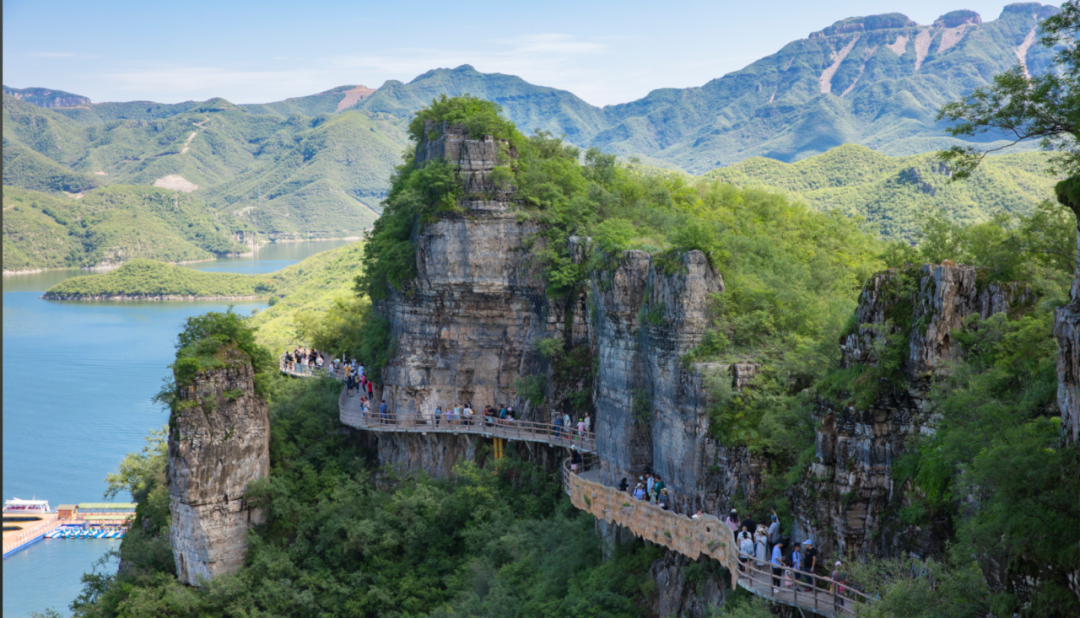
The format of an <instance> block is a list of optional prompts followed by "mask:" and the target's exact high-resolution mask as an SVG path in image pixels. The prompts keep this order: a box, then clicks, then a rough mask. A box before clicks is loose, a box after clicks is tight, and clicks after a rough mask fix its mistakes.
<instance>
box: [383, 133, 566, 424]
mask: <svg viewBox="0 0 1080 618" xmlns="http://www.w3.org/2000/svg"><path fill="white" fill-rule="evenodd" d="M435 129H436V127H435V126H434V125H433V124H432V123H429V126H428V127H427V129H426V130H425V134H426V135H429V134H431V133H434V132H435ZM500 149H502V150H503V151H504V155H503V156H509V157H512V156H513V153H510V152H509V151H508V150H507V146H506V144H505V142H500V141H497V140H494V139H492V138H490V137H488V138H487V139H484V140H473V139H468V136H467V135H466V133H465V131H464V129H463V128H462V127H459V126H454V125H449V124H448V125H446V126H443V127H442V130H441V132H440V133H439V136H438V137H437V138H436V139H433V140H427V139H425V140H424V141H423V142H421V143H420V144H419V146H418V147H417V153H416V159H415V161H416V165H423V164H425V163H426V162H428V161H431V160H434V159H446V160H448V161H450V162H452V163H454V164H456V165H457V166H458V173H459V177H460V178H461V180H462V184H463V186H464V187H465V189H466V191H465V198H464V199H463V201H462V204H461V206H462V207H463V211H464V212H463V213H462V214H442V215H440V217H439V219H438V220H437V221H435V222H433V223H431V224H428V225H425V226H423V227H422V228H421V229H419V230H418V232H417V256H416V260H417V271H418V276H417V279H416V282H415V284H414V285H413V287H411V288H410V289H409V290H407V291H395V292H393V293H392V295H391V297H390V298H389V299H388V300H387V301H384V302H382V303H380V304H379V306H378V308H379V310H380V311H381V312H382V313H383V315H385V316H386V317H387V318H388V319H389V321H390V329H391V334H392V337H393V338H394V341H395V342H396V350H395V352H396V353H395V354H394V356H393V357H392V358H391V360H390V363H389V365H388V366H387V367H386V368H385V369H384V371H383V385H382V397H383V398H384V399H385V400H386V402H387V404H388V405H389V406H390V407H391V409H393V410H394V411H396V412H397V414H399V415H405V416H409V415H415V416H417V417H422V418H432V415H433V412H434V411H435V406H436V405H442V406H444V407H445V406H447V405H450V406H452V405H454V404H455V403H461V402H464V401H470V402H473V403H474V404H475V405H486V404H495V405H503V404H509V403H514V402H515V389H514V382H515V380H516V379H517V378H519V377H520V376H523V375H526V374H528V373H532V372H535V371H538V369H537V367H538V366H539V361H540V357H539V354H538V353H537V352H536V350H535V349H534V346H533V342H534V341H535V340H536V339H539V338H541V337H543V336H545V333H546V332H547V330H548V319H550V314H551V310H550V309H551V308H550V307H549V306H548V302H547V298H546V296H545V294H544V281H543V277H542V276H541V272H540V269H539V268H538V267H537V266H536V265H535V264H534V263H533V261H532V260H531V259H530V256H529V253H528V252H527V250H526V246H527V244H528V242H529V241H530V240H532V238H533V237H534V236H535V234H536V232H537V231H538V228H537V227H536V225H535V224H533V223H532V222H530V221H527V220H526V221H520V220H519V219H518V216H517V215H516V214H515V213H514V212H512V205H513V204H512V201H511V198H512V196H513V188H512V187H503V186H497V185H496V183H494V182H492V181H491V180H490V179H489V176H490V174H491V172H492V171H493V170H494V169H495V167H496V166H497V165H498V163H499V158H500ZM515 407H516V408H518V409H520V407H521V406H520V403H519V405H518V406H515Z"/></svg>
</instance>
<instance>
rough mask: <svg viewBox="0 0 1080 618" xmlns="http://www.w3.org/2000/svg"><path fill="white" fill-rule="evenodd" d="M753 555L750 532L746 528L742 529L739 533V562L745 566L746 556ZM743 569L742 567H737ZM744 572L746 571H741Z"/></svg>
mask: <svg viewBox="0 0 1080 618" xmlns="http://www.w3.org/2000/svg"><path fill="white" fill-rule="evenodd" d="M753 555H754V537H752V536H750V531H749V530H747V529H746V528H743V529H742V532H740V533H739V561H740V562H742V563H743V564H746V560H747V556H753ZM739 568H740V569H743V568H742V567H739ZM743 570H744V571H745V570H746V569H743Z"/></svg>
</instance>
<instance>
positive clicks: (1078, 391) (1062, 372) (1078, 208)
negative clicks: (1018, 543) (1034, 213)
mask: <svg viewBox="0 0 1080 618" xmlns="http://www.w3.org/2000/svg"><path fill="white" fill-rule="evenodd" d="M1057 194H1058V201H1060V202H1061V203H1062V204H1065V205H1066V206H1068V207H1069V208H1071V209H1072V210H1073V213H1075V214H1076V218H1077V247H1076V257H1077V267H1076V274H1075V276H1074V278H1073V285H1072V292H1071V294H1070V300H1069V304H1067V305H1065V306H1064V307H1059V308H1058V310H1057V312H1056V314H1055V316H1054V335H1055V336H1056V337H1057V341H1058V367H1057V374H1058V375H1057V378H1058V392H1057V400H1058V409H1059V410H1060V411H1061V434H1062V439H1063V441H1064V442H1065V444H1066V445H1070V446H1072V447H1074V448H1077V449H1080V177H1073V178H1069V179H1067V180H1063V181H1061V182H1060V183H1058V185H1057ZM1077 579H1078V580H1080V578H1077Z"/></svg>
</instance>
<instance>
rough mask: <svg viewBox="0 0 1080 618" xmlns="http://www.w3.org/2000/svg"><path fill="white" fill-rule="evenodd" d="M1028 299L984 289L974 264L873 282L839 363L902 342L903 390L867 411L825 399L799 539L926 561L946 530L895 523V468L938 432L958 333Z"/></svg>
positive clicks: (799, 502) (799, 501)
mask: <svg viewBox="0 0 1080 618" xmlns="http://www.w3.org/2000/svg"><path fill="white" fill-rule="evenodd" d="M1028 300H1029V299H1028V298H1027V290H1026V288H1024V287H1022V286H1017V285H1009V284H997V283H993V284H989V285H983V284H981V283H980V281H979V280H978V278H977V272H976V270H975V269H974V268H972V267H969V266H956V265H952V264H951V263H947V264H944V265H937V266H935V265H926V266H924V267H922V268H921V269H914V268H909V269H904V270H896V269H893V270H890V271H887V272H884V273H879V274H877V275H875V276H874V277H873V278H872V279H871V280H870V282H868V283H867V285H866V286H865V287H864V289H863V292H862V294H861V296H860V298H859V306H858V309H857V310H856V318H857V326H856V328H855V329H854V330H853V332H851V333H849V334H847V335H846V336H844V337H843V338H842V339H841V343H840V347H841V352H842V360H841V367H842V368H854V367H856V366H858V365H876V364H877V363H878V361H879V359H878V354H879V353H880V351H881V350H882V349H884V348H885V346H886V339H887V338H888V337H890V336H891V337H893V338H894V339H897V338H899V339H900V340H906V343H907V349H908V353H907V355H906V356H905V358H904V367H903V371H904V373H905V377H906V379H905V380H903V382H904V384H905V385H906V386H905V387H904V388H892V387H889V388H883V389H882V391H881V392H880V394H879V395H878V396H877V397H876V398H875V399H874V401H873V402H872V403H870V404H869V405H868V406H867V407H865V408H856V407H855V406H854V405H852V403H851V402H848V403H837V402H833V401H826V400H821V401H820V402H819V409H818V416H819V418H820V424H819V426H818V428H817V430H816V438H815V449H816V461H815V462H814V463H813V464H812V465H811V466H810V469H809V471H808V474H807V478H806V481H805V482H804V483H803V484H802V485H801V486H800V487H799V488H798V489H797V490H796V491H795V492H794V495H793V501H794V502H795V505H796V509H795V511H796V516H797V532H796V536H799V537H805V536H811V537H812V538H814V539H815V541H816V542H817V544H818V547H819V549H821V550H823V551H824V552H825V553H826V554H836V555H839V554H847V553H851V554H857V555H859V554H884V555H895V554H897V553H899V552H901V551H908V552H914V553H916V554H920V555H927V554H931V553H935V552H937V551H939V550H940V549H941V548H942V544H943V543H944V541H945V539H946V537H947V533H948V531H947V530H939V529H936V528H935V527H933V526H928V527H924V528H922V529H919V530H916V529H913V528H912V529H909V528H905V527H902V526H901V525H900V524H898V523H897V522H895V521H893V519H892V516H893V515H895V513H896V511H897V510H898V509H899V508H900V507H901V506H903V496H902V491H901V489H902V488H901V487H900V486H898V484H897V483H896V481H895V476H894V473H893V464H894V463H895V461H896V460H897V458H898V457H899V456H900V455H901V454H902V453H903V452H904V451H905V449H906V448H907V447H908V445H909V443H910V441H911V439H912V438H913V437H914V436H917V435H920V434H932V433H933V431H934V428H935V426H936V419H935V418H934V417H933V415H931V414H930V413H929V412H928V410H927V394H928V390H929V387H930V385H931V383H932V381H933V379H934V378H935V377H939V376H941V375H943V374H944V373H945V372H947V371H948V368H949V362H950V361H951V360H954V359H955V358H956V354H957V353H958V350H957V348H956V346H955V345H954V343H953V341H952V332H953V331H954V330H956V329H959V328H963V327H964V320H965V319H967V318H968V317H970V316H973V315H978V316H980V317H982V318H988V317H990V316H991V315H993V314H995V313H1000V312H1003V311H1007V310H1008V309H1009V307H1010V306H1016V305H1017V304H1018V303H1024V302H1027V301H1028ZM905 329H906V330H905Z"/></svg>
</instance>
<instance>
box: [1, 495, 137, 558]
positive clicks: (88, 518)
mask: <svg viewBox="0 0 1080 618" xmlns="http://www.w3.org/2000/svg"><path fill="white" fill-rule="evenodd" d="M134 518H135V504H133V503H127V502H82V503H79V504H62V505H60V506H59V507H57V509H56V511H53V512H48V513H38V512H9V511H5V512H4V557H5V558H7V557H8V556H10V555H11V554H14V553H15V552H17V551H19V550H21V549H25V548H27V547H29V546H31V545H33V544H34V543H37V542H38V541H40V540H42V539H121V538H123V537H124V533H125V532H126V531H127V528H128V526H129V525H130V524H131V520H132V519H134Z"/></svg>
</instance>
